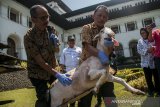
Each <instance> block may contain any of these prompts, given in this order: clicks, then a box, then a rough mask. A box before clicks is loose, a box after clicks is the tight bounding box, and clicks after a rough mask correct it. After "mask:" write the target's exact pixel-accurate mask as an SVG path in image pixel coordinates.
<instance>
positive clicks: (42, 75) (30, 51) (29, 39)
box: [24, 27, 56, 80]
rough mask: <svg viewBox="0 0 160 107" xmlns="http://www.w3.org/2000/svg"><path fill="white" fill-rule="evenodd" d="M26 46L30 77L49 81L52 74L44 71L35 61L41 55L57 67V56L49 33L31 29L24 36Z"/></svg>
mask: <svg viewBox="0 0 160 107" xmlns="http://www.w3.org/2000/svg"><path fill="white" fill-rule="evenodd" d="M24 46H25V50H26V54H27V64H28V66H27V69H28V76H29V77H31V78H36V79H44V80H49V79H50V76H51V74H50V73H48V72H47V71H44V69H43V68H41V67H40V66H39V65H38V64H37V62H36V61H35V60H34V57H36V56H37V55H38V54H40V55H41V57H42V58H43V60H44V61H45V62H46V63H48V64H49V65H51V66H52V67H55V62H56V61H55V56H54V52H53V50H52V49H53V48H51V47H52V46H51V43H50V41H49V39H48V31H47V30H45V31H41V30H39V29H37V28H35V27H34V28H31V29H29V30H28V32H27V34H26V35H25V36H24Z"/></svg>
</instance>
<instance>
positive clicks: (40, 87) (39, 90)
mask: <svg viewBox="0 0 160 107" xmlns="http://www.w3.org/2000/svg"><path fill="white" fill-rule="evenodd" d="M30 80H31V82H32V84H33V86H35V89H36V94H37V101H36V104H35V107H50V100H49V92H48V87H47V83H48V81H47V80H40V79H35V78H30Z"/></svg>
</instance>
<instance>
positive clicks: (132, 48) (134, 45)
mask: <svg viewBox="0 0 160 107" xmlns="http://www.w3.org/2000/svg"><path fill="white" fill-rule="evenodd" d="M137 43H138V42H137V40H132V41H131V42H130V43H129V50H130V55H131V56H139V54H138V52H137Z"/></svg>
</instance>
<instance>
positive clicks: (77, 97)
mask: <svg viewBox="0 0 160 107" xmlns="http://www.w3.org/2000/svg"><path fill="white" fill-rule="evenodd" d="M92 90H93V89H92V88H91V89H88V90H86V91H85V92H83V93H81V94H79V95H78V96H76V97H75V98H71V99H70V100H68V101H66V102H64V103H62V104H61V105H59V106H57V107H62V106H67V105H68V103H74V102H75V101H77V100H79V99H81V98H82V97H84V96H86V95H87V94H89V93H90V92H91V91H92Z"/></svg>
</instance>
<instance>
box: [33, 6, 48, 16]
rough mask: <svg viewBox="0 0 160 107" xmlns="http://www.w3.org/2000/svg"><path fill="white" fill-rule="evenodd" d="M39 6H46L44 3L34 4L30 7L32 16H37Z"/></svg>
mask: <svg viewBox="0 0 160 107" xmlns="http://www.w3.org/2000/svg"><path fill="white" fill-rule="evenodd" d="M37 8H45V7H44V6H43V5H34V6H32V7H31V8H30V15H31V17H36V16H37V11H36V10H37Z"/></svg>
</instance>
